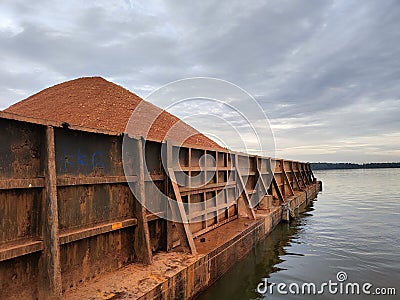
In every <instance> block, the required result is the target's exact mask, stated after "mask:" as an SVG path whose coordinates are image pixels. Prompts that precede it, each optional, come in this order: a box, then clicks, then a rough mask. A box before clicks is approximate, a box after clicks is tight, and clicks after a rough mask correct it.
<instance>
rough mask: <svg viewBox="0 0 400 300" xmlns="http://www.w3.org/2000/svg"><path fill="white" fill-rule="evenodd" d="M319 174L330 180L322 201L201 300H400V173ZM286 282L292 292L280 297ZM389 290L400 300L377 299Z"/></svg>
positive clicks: (282, 229)
mask: <svg viewBox="0 0 400 300" xmlns="http://www.w3.org/2000/svg"><path fill="white" fill-rule="evenodd" d="M314 175H315V176H316V177H317V178H318V179H319V180H322V181H323V191H322V192H321V193H320V194H319V195H318V198H317V201H315V202H314V203H313V205H312V206H311V207H309V208H308V209H307V211H305V212H304V213H302V214H301V215H300V218H298V219H297V220H295V221H292V222H291V223H281V224H279V225H278V226H277V227H276V229H275V230H274V231H273V232H272V233H271V234H270V235H269V236H268V237H267V238H265V239H264V240H262V241H261V242H260V243H258V244H257V246H256V247H255V248H254V249H253V250H252V251H251V253H249V255H247V257H246V258H245V259H244V260H242V261H241V262H239V263H237V264H236V265H235V266H234V267H233V268H232V269H230V270H229V271H228V272H227V273H226V274H225V275H224V276H223V277H222V278H221V279H220V280H219V281H218V282H216V283H215V284H214V285H213V286H211V287H210V288H208V289H207V290H206V291H205V292H203V293H202V294H201V295H199V297H198V298H197V300H215V299H314V298H315V299H400V169H372V170H328V171H314ZM338 277H339V278H338ZM263 278H264V279H263ZM346 278H347V279H346ZM267 280H268V289H267V291H266V292H265V293H259V292H263V290H262V289H263V288H264V287H265V284H264V283H265V282H266V281H267ZM329 280H330V281H331V283H329ZM280 283H283V284H285V285H286V286H284V285H283V284H281V288H280V290H279V291H278V290H277V286H278V284H280ZM304 283H306V284H308V283H314V284H315V286H316V292H314V291H313V287H312V285H309V286H310V288H308V287H307V285H304V289H303V290H302V286H303V284H304ZM324 283H325V284H326V285H323V284H324ZM335 283H336V285H335ZM329 284H331V285H330V286H329ZM349 284H353V287H352V286H351V285H349ZM368 284H371V285H372V286H371V285H368ZM321 285H322V288H321ZM357 285H358V286H359V288H360V295H356V294H355V293H356V292H357ZM257 286H258V287H259V292H257ZM289 286H290V288H291V290H289ZM297 287H298V288H299V290H298V291H297ZM340 288H342V292H341V291H340ZM363 288H364V289H365V291H366V293H370V295H367V294H366V293H364V292H363ZM376 288H384V289H379V290H377V289H376ZM385 288H386V289H385ZM388 288H395V289H396V294H397V295H396V296H388V295H386V296H379V297H378V296H376V293H379V292H381V293H392V292H393V289H391V290H389V289H388ZM346 290H347V292H346ZM264 291H265V290H264ZM321 291H322V292H321ZM335 291H336V292H335ZM285 292H287V294H286V295H285V294H284V293H285ZM374 293H375V295H373V294H374ZM310 294H311V295H310Z"/></svg>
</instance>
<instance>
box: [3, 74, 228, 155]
mask: <svg viewBox="0 0 400 300" xmlns="http://www.w3.org/2000/svg"><path fill="white" fill-rule="evenodd" d="M139 104H140V106H139V107H138V105H139ZM137 107H138V110H137V111H136V112H135V118H134V119H133V120H132V121H131V123H130V126H129V130H128V131H129V133H130V135H132V136H137V137H139V136H145V137H146V139H148V140H153V141H162V140H165V139H168V140H171V141H173V142H175V143H179V144H181V143H184V144H186V145H193V146H199V147H206V148H221V147H220V146H219V145H218V144H217V143H215V142H214V141H212V140H211V139H209V138H208V137H206V136H204V135H203V134H201V133H200V132H198V131H197V130H196V129H194V128H193V127H191V126H189V125H188V124H186V123H185V122H183V121H181V120H180V119H179V118H177V117H176V116H174V115H171V114H170V113H168V112H166V111H163V110H161V109H160V108H158V107H157V106H155V105H153V104H151V103H149V102H147V101H145V100H143V99H141V98H140V97H139V96H137V95H135V94H134V93H132V92H130V91H128V90H127V89H125V88H123V87H121V86H119V85H116V84H114V83H112V82H109V81H107V80H105V79H104V78H101V77H85V78H78V79H74V80H71V81H67V82H64V83H60V84H57V85H55V86H53V87H50V88H47V89H44V90H43V91H41V92H39V93H37V94H35V95H32V96H30V97H28V98H26V99H25V100H22V101H20V102H18V103H16V104H14V105H12V106H10V107H9V108H7V109H6V110H5V111H6V112H9V113H13V114H17V115H21V116H26V117H32V118H39V119H46V120H51V121H59V122H66V123H68V124H71V125H76V126H83V127H90V128H96V129H103V130H109V131H114V132H116V133H123V132H125V128H126V126H127V123H128V120H129V119H130V117H131V115H132V113H133V111H134V110H135V108H137ZM148 128H150V130H149V132H147V131H148Z"/></svg>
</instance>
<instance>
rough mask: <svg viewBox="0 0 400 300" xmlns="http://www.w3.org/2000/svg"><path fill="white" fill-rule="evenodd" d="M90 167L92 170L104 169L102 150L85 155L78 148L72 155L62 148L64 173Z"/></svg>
mask: <svg viewBox="0 0 400 300" xmlns="http://www.w3.org/2000/svg"><path fill="white" fill-rule="evenodd" d="M83 167H88V168H83ZM90 168H91V169H92V171H95V170H96V169H98V168H102V169H105V163H104V154H103V152H101V151H95V152H93V153H90V154H89V155H86V154H85V153H82V152H81V150H80V149H78V151H77V152H76V155H74V154H71V153H70V152H68V151H67V150H64V161H63V170H64V172H65V173H67V172H73V171H74V170H76V171H77V172H78V173H79V172H80V171H81V169H84V170H88V169H90ZM88 171H89V170H88Z"/></svg>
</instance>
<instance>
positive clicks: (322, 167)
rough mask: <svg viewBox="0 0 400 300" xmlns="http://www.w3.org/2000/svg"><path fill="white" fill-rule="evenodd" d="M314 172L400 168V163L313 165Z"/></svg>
mask: <svg viewBox="0 0 400 300" xmlns="http://www.w3.org/2000/svg"><path fill="white" fill-rule="evenodd" d="M311 168H312V169H313V170H333V169H378V168H400V162H392V163H366V164H354V163H320V162H319V163H311Z"/></svg>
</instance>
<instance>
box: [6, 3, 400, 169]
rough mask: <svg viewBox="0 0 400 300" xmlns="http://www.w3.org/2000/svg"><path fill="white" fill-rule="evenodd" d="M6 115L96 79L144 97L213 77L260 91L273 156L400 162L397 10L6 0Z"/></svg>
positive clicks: (393, 6) (395, 6) (380, 6)
mask: <svg viewBox="0 0 400 300" xmlns="http://www.w3.org/2000/svg"><path fill="white" fill-rule="evenodd" d="M0 58H1V59H0V109H4V108H6V107H8V106H9V105H11V104H13V103H15V102H17V101H18V100H21V99H23V98H25V97H27V96H29V95H31V94H33V93H36V92H38V91H40V90H42V89H44V88H46V87H48V86H51V85H54V84H56V83H59V82H62V81H66V80H69V79H73V78H77V77H82V76H93V75H99V76H102V77H104V78H106V79H108V80H111V81H113V82H115V83H117V84H120V85H122V86H124V87H126V88H128V89H129V90H131V91H133V92H135V93H137V94H138V95H139V96H142V97H145V96H146V95H148V94H149V93H150V92H151V91H152V90H154V89H156V88H159V87H160V86H162V85H164V84H166V83H168V82H171V81H174V80H178V79H182V78H186V77H194V76H209V77H216V78H220V79H224V80H227V81H230V82H232V83H234V84H236V85H238V86H240V87H241V88H243V89H245V90H246V91H247V92H249V93H250V94H252V95H253V96H254V97H255V98H256V100H257V101H258V102H259V104H260V105H261V107H262V108H263V110H264V111H265V113H266V114H267V116H268V118H269V120H270V122H271V125H272V129H273V132H274V135H275V138H276V147H277V151H276V155H277V156H280V157H284V158H288V159H299V160H306V161H332V162H334V161H353V162H367V161H400V150H399V142H400V117H399V116H400V2H399V1H398V0H393V1H390V0H375V1H369V0H360V1H352V0H342V1H322V0H313V1H311V0H310V1H299V0H297V1H286V0H276V1H272V0H271V1H243V0H241V1H217V0H216V1H210V0H202V1H190V2H188V1H176V0H174V1H172V0H171V1H148V0H147V1H127V0H125V1H70V0H69V1H18V0H10V1H8V0H2V1H0Z"/></svg>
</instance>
